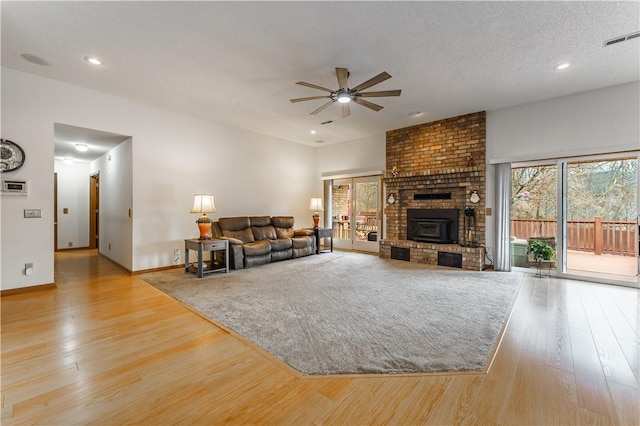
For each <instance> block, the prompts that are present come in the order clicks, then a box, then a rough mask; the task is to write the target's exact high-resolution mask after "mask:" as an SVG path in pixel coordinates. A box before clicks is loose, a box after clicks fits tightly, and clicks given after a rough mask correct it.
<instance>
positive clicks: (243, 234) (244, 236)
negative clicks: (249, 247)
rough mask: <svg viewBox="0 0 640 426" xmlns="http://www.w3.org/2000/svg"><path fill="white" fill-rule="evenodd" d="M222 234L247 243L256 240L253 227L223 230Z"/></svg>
mask: <svg viewBox="0 0 640 426" xmlns="http://www.w3.org/2000/svg"><path fill="white" fill-rule="evenodd" d="M222 235H223V236H225V237H228V238H236V239H238V240H240V241H242V242H243V243H245V244H246V243H252V242H254V241H255V240H256V239H255V238H253V232H251V228H246V229H241V230H239V231H222Z"/></svg>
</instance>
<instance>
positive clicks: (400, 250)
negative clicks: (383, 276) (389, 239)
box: [391, 246, 411, 261]
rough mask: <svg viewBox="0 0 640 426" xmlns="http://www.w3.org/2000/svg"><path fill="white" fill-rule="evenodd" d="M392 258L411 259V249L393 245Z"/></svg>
mask: <svg viewBox="0 0 640 426" xmlns="http://www.w3.org/2000/svg"><path fill="white" fill-rule="evenodd" d="M391 258H392V259H396V260H406V261H411V249H410V248H406V247H395V246H391Z"/></svg>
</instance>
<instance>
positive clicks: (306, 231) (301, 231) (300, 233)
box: [293, 229, 315, 237]
mask: <svg viewBox="0 0 640 426" xmlns="http://www.w3.org/2000/svg"><path fill="white" fill-rule="evenodd" d="M314 234H315V232H314V231H313V229H296V230H295V231H293V235H294V236H295V237H304V236H310V235H314Z"/></svg>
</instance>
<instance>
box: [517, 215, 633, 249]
mask: <svg viewBox="0 0 640 426" xmlns="http://www.w3.org/2000/svg"><path fill="white" fill-rule="evenodd" d="M636 232H638V226H637V225H636V223H635V222H610V221H604V220H602V218H600V217H596V218H595V219H594V220H591V221H588V220H570V221H568V222H567V240H568V241H567V243H568V244H567V248H568V249H569V250H577V251H586V252H592V253H595V254H603V253H605V254H616V255H623V256H637V254H638V251H637V250H638V237H637V235H636ZM511 235H512V236H514V237H515V238H519V239H524V240H526V239H529V238H531V237H555V236H556V221H555V220H547V219H512V220H511Z"/></svg>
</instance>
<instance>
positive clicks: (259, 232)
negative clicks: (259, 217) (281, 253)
mask: <svg viewBox="0 0 640 426" xmlns="http://www.w3.org/2000/svg"><path fill="white" fill-rule="evenodd" d="M251 232H252V233H253V238H254V239H255V240H256V241H260V240H275V239H276V238H277V236H276V230H275V228H274V227H273V226H271V225H268V226H253V225H251Z"/></svg>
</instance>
